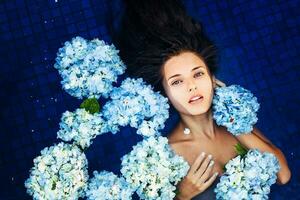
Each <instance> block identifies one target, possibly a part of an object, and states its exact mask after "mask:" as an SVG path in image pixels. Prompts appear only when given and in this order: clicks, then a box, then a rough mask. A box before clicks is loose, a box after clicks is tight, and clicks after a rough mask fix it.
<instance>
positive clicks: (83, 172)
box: [25, 142, 89, 200]
mask: <svg viewBox="0 0 300 200" xmlns="http://www.w3.org/2000/svg"><path fill="white" fill-rule="evenodd" d="M33 162H34V167H32V168H31V170H30V177H29V178H28V179H27V180H26V181H25V187H26V188H27V192H28V194H30V195H32V196H33V199H40V200H53V199H58V200H60V199H61V200H66V199H70V200H71V199H72V200H73V199H78V198H79V197H84V195H85V190H86V185H87V181H88V178H89V177H88V171H87V159H86V157H85V155H84V153H82V151H81V150H80V149H79V148H78V147H77V146H76V145H71V144H65V143H63V142H61V143H59V144H57V145H53V146H51V147H46V148H44V149H43V150H42V151H41V155H40V156H38V157H36V158H35V159H34V160H33Z"/></svg>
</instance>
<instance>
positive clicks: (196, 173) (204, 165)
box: [194, 155, 212, 180]
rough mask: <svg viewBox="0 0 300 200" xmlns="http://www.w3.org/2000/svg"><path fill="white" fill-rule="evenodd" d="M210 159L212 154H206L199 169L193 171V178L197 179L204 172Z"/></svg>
mask: <svg viewBox="0 0 300 200" xmlns="http://www.w3.org/2000/svg"><path fill="white" fill-rule="evenodd" d="M211 159H212V155H208V156H207V157H206V158H205V160H204V161H203V162H202V164H201V166H200V167H199V169H198V170H197V171H196V172H195V175H194V176H195V178H196V179H197V180H198V179H199V178H200V177H201V176H202V174H203V173H204V172H205V170H206V168H207V167H208V165H209V162H210V161H211Z"/></svg>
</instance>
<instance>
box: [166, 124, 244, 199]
mask: <svg viewBox="0 0 300 200" xmlns="http://www.w3.org/2000/svg"><path fill="white" fill-rule="evenodd" d="M214 126H215V137H213V138H208V137H205V136H202V135H200V134H199V135H197V134H194V135H185V134H183V125H182V123H180V122H179V123H178V124H177V126H176V127H175V129H174V130H173V131H172V132H171V133H170V135H169V137H168V139H169V144H170V146H171V147H172V149H173V150H174V151H175V153H176V154H177V155H180V156H182V157H183V158H184V159H185V160H186V161H187V162H188V163H189V165H190V166H191V167H190V170H189V172H188V174H187V176H186V177H185V178H184V179H183V180H182V181H181V182H180V183H179V185H178V188H179V195H177V199H184V200H187V199H191V198H193V197H194V196H196V195H198V194H199V193H202V192H204V191H205V190H206V189H207V188H208V187H210V186H211V184H212V183H213V182H214V181H215V179H216V177H217V176H218V175H219V176H221V175H222V173H223V167H224V165H225V164H226V163H227V162H228V161H229V160H230V159H232V158H234V157H236V156H237V154H236V152H235V150H234V145H236V144H237V143H238V140H237V139H236V138H235V137H234V136H233V135H232V134H230V133H229V132H228V131H227V130H226V129H225V128H224V127H222V126H218V125H217V124H214ZM230 147H231V148H230ZM202 152H204V153H205V154H204V156H202V155H201V153H202ZM209 155H211V156H212V157H211V159H210V158H209ZM211 161H213V162H211ZM209 163H211V166H209ZM195 168H199V172H198V174H197V173H195ZM214 175H216V176H214Z"/></svg>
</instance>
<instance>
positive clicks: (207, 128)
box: [179, 108, 216, 139]
mask: <svg viewBox="0 0 300 200" xmlns="http://www.w3.org/2000/svg"><path fill="white" fill-rule="evenodd" d="M180 118H181V120H180V123H179V126H180V128H181V129H182V130H184V128H189V129H190V131H191V133H190V134H189V135H187V136H189V137H190V136H192V137H195V138H197V137H201V138H203V137H205V138H207V139H214V138H215V136H216V134H215V122H214V120H213V116H212V109H211V108H210V109H209V110H208V111H207V112H206V113H204V114H202V115H197V116H193V115H184V114H180Z"/></svg>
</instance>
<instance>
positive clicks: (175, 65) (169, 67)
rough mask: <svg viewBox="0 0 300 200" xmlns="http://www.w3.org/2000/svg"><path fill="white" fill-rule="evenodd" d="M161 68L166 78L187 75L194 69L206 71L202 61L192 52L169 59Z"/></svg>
mask: <svg viewBox="0 0 300 200" xmlns="http://www.w3.org/2000/svg"><path fill="white" fill-rule="evenodd" d="M163 67H164V74H165V76H166V77H168V76H172V75H173V74H183V73H189V72H191V71H192V70H193V69H194V68H196V67H200V68H202V69H206V65H205V63H204V62H203V61H202V59H201V58H200V57H199V56H197V55H196V54H194V53H192V52H184V53H180V54H179V55H176V56H173V57H171V58H170V59H168V60H167V61H166V63H165V64H164V66H163Z"/></svg>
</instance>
